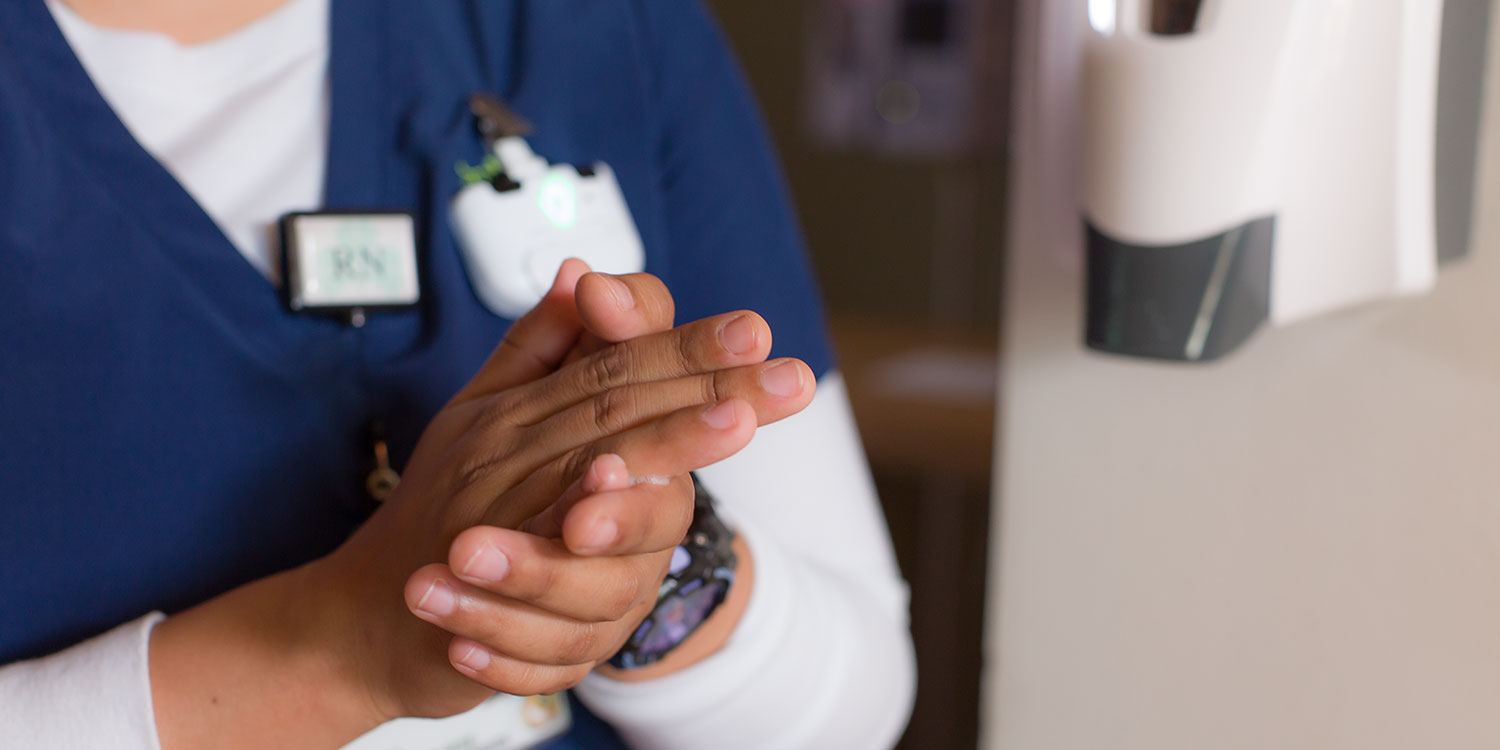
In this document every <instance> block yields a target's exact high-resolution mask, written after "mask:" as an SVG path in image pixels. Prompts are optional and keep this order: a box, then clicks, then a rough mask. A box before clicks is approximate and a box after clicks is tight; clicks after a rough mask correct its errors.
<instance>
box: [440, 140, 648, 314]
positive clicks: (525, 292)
mask: <svg viewBox="0 0 1500 750" xmlns="http://www.w3.org/2000/svg"><path fill="white" fill-rule="evenodd" d="M495 149H496V157H492V158H491V159H489V160H487V161H486V164H485V165H482V166H480V167H468V168H466V169H464V170H460V171H461V173H463V176H464V179H465V181H466V182H467V183H468V184H467V185H466V186H465V187H464V188H463V189H462V190H460V191H459V193H458V195H457V196H456V197H455V198H454V199H453V206H452V217H451V218H452V223H453V229H454V234H455V236H456V238H457V239H458V242H459V246H460V248H461V250H462V253H463V259H464V267H465V268H466V269H467V271H468V274H469V280H470V282H471V283H472V284H473V287H474V293H475V294H476V295H477V296H478V297H479V299H480V301H481V302H483V303H484V305H485V307H487V308H489V310H490V311H491V312H493V313H495V314H496V315H499V316H500V317H504V318H511V319H515V318H519V317H520V316H521V315H523V314H525V313H526V312H527V311H528V310H530V309H531V308H533V307H535V306H536V304H537V303H538V302H540V301H541V299H542V296H543V295H545V294H546V293H547V290H548V289H550V288H551V287H552V281H553V279H554V278H555V277H556V276H557V271H558V269H559V268H560V267H561V266H562V263H563V261H564V260H567V259H568V258H578V259H580V260H582V261H584V262H586V263H588V264H589V267H590V268H592V269H593V270H595V271H599V272H602V273H612V274H625V273H637V272H639V271H642V270H644V269H645V267H646V253H645V250H644V248H643V247H642V244H641V237H640V233H639V232H638V231H637V230H636V226H635V220H634V219H633V218H632V217H631V215H630V209H629V207H628V206H627V205H626V203H625V196H624V194H623V193H621V191H620V185H619V182H618V181H617V180H616V179H615V173H614V171H613V170H611V169H610V168H609V165H607V164H604V163H602V162H601V163H595V164H592V165H589V166H574V165H572V164H549V163H547V161H546V160H545V159H542V158H540V157H537V156H536V155H535V154H533V153H532V151H531V148H530V146H528V145H527V144H526V142H525V140H523V139H521V138H518V137H508V138H502V139H500V141H499V143H497V144H496V146H495Z"/></svg>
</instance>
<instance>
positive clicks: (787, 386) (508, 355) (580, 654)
mask: <svg viewBox="0 0 1500 750" xmlns="http://www.w3.org/2000/svg"><path fill="white" fill-rule="evenodd" d="M673 314H674V310H673V303H672V298H671V296H670V294H669V293H668V292H667V290H666V288H665V286H664V285H663V284H662V283H661V282H660V281H659V280H657V279H656V278H654V277H652V276H649V275H645V274H636V275H630V276H620V277H613V276H605V275H602V274H591V273H587V268H586V267H585V266H583V264H582V263H580V262H578V261H569V262H568V263H566V264H564V266H563V269H562V270H561V271H560V272H559V274H558V277H557V280H556V282H555V283H554V285H553V287H552V289H551V290H550V291H549V292H548V294H547V295H546V297H545V298H544V299H543V300H542V302H541V303H540V304H539V305H538V306H537V308H536V309H534V310H533V311H532V312H531V313H529V314H528V315H526V316H525V317H523V318H522V319H521V320H519V321H517V322H516V324H515V325H514V326H513V327H512V328H511V330H510V331H509V333H508V334H507V335H506V337H505V339H504V341H502V342H501V343H500V345H499V346H498V347H497V348H496V349H495V351H494V353H493V354H492V355H491V356H490V357H489V359H488V361H487V362H486V363H485V364H484V366H483V367H482V368H481V370H480V371H479V373H478V374H476V375H475V376H474V378H473V380H472V381H470V382H469V383H468V384H467V385H466V386H465V387H464V388H463V389H462V390H461V391H460V392H459V393H458V394H457V395H456V396H454V398H453V399H452V401H450V402H449V403H448V404H447V406H446V407H444V409H443V410H442V411H441V413H439V415H438V416H437V417H436V418H434V420H433V421H432V423H431V424H430V425H429V426H428V428H427V430H426V431H425V432H424V433H423V436H422V438H421V440H420V441H419V443H418V445H417V447H416V449H415V451H414V453H413V456H412V458H411V460H410V461H409V462H408V464H407V466H406V468H405V471H404V473H403V477H402V481H401V483H400V485H399V486H398V487H397V489H396V491H395V493H394V494H393V495H392V497H391V498H390V499H389V500H388V501H387V502H386V503H385V504H384V505H383V506H382V507H381V508H380V510H379V511H378V512H377V513H375V515H374V516H373V517H372V518H371V519H370V520H369V521H368V522H367V523H366V524H365V525H364V526H362V527H361V528H360V529H359V531H357V532H356V533H355V534H354V535H353V536H352V537H351V538H350V539H349V541H348V542H346V543H345V544H344V545H343V546H342V547H340V548H339V550H337V551H336V552H334V553H333V554H331V555H329V556H328V557H327V558H324V559H323V560H321V561H319V565H320V566H321V567H322V573H323V577H322V578H321V579H320V580H322V581H324V582H325V584H324V586H325V588H327V589H329V590H332V591H336V592H339V593H338V596H340V597H342V598H343V601H344V603H345V605H346V606H344V607H343V610H344V611H345V612H347V613H349V616H348V619H347V622H345V623H344V624H343V627H346V628H348V629H349V630H350V631H351V632H350V633H349V637H348V639H347V645H346V646H345V649H346V651H347V653H346V654H345V656H346V657H347V658H346V663H350V664H354V665H356V666H355V668H356V669H358V670H359V671H360V672H361V674H360V675H359V676H358V679H359V682H360V683H362V684H364V685H365V686H366V688H367V689H368V691H369V699H370V703H371V705H372V706H374V710H375V711H376V712H378V713H379V714H380V716H381V717H382V718H394V717H396V716H444V715H450V714H454V713H459V712H461V711H463V710H466V709H468V708H470V707H472V706H474V705H477V704H478V703H479V702H480V701H482V700H484V698H486V697H488V696H489V695H491V694H492V692H493V691H501V692H507V693H513V694H520V695H528V694H538V693H552V692H557V691H559V690H562V689H565V688H568V687H571V686H573V685H575V684H577V683H578V682H579V681H580V680H582V679H583V677H584V676H586V675H587V674H588V673H589V672H590V671H592V670H593V669H594V667H595V666H597V665H598V664H600V663H601V662H603V661H605V660H607V659H608V658H609V657H610V656H611V655H613V653H614V652H615V651H616V650H617V649H618V648H619V647H620V646H621V644H623V643H624V641H625V640H626V639H627V637H628V636H629V635H630V633H631V631H632V630H634V628H635V627H637V626H638V625H639V623H640V622H641V620H642V619H643V618H644V617H645V616H646V615H647V614H648V613H649V612H650V610H651V608H652V606H653V605H654V603H655V599H656V593H657V589H658V587H659V586H660V583H661V580H662V578H663V577H664V576H665V574H666V570H667V565H668V562H669V559H670V555H671V550H672V548H673V547H675V546H676V545H677V544H678V543H679V542H681V540H682V538H683V535H684V534H685V533H686V530H687V527H688V524H689V522H690V521H691V519H692V497H693V489H692V483H691V479H690V478H689V476H688V472H691V471H694V470H696V469H699V468H702V467H704V466H707V465H709V464H712V463H715V462H717V461H720V460H722V459H724V458H727V457H729V456H731V455H733V454H734V453H736V452H738V451H739V450H740V449H741V448H743V447H744V446H745V445H746V444H747V443H748V442H749V441H750V438H751V436H752V435H753V433H754V431H755V429H756V427H757V426H758V425H764V424H768V423H770V422H774V421H776V420H779V419H783V418H785V417H787V416H790V415H792V414H795V413H796V412H798V411H801V410H802V409H803V408H805V407H806V406H807V405H808V403H809V402H810V401H811V400H812V396H813V390H814V388H815V383H814V377H813V374H812V372H811V371H810V369H809V368H808V367H807V365H806V364H804V363H802V362H801V361H798V360H795V359H781V360H775V361H771V362H767V361H766V357H767V356H768V354H769V352H770V349H771V332H770V329H769V327H768V326H767V325H766V323H765V321H764V320H763V319H762V318H761V317H760V316H759V315H756V314H755V313H753V312H734V313H727V314H724V315H718V316H714V317H710V318H707V319H704V320H700V321H695V322H691V323H687V324H685V325H682V326H679V327H676V328H673V327H672V320H673Z"/></svg>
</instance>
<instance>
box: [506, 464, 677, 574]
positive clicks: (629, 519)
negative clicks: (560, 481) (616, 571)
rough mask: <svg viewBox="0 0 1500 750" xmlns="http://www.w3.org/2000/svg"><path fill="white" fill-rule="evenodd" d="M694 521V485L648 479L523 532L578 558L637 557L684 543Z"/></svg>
mask: <svg viewBox="0 0 1500 750" xmlns="http://www.w3.org/2000/svg"><path fill="white" fill-rule="evenodd" d="M692 521H693V480H692V478H691V477H690V476H688V475H686V474H679V475H677V476H675V477H654V476H646V477H639V478H637V479H636V484H635V485H634V486H632V487H630V488H629V489H624V490H617V491H614V492H600V493H594V494H590V495H583V496H581V497H578V498H576V499H575V500H573V501H572V502H568V503H563V502H558V503H554V504H552V505H551V506H550V507H548V508H547V509H546V510H544V511H542V512H541V513H538V514H537V515H535V516H532V517H531V518H530V519H528V520H527V521H526V523H524V524H522V525H521V530H522V531H526V532H528V533H531V534H536V535H537V536H540V537H543V538H547V539H556V538H560V539H562V540H563V543H564V544H565V545H566V546H567V548H568V550H569V551H571V552H573V553H574V554H577V555H633V554H642V553H649V552H660V551H662V550H669V549H672V548H673V547H676V546H677V545H679V544H681V543H682V539H683V537H684V536H686V535H687V530H688V526H689V525H690V524H691V523H692Z"/></svg>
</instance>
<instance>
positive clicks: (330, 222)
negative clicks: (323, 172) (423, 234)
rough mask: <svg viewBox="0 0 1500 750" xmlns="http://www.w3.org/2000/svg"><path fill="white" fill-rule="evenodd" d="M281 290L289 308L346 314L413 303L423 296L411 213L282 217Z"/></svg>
mask: <svg viewBox="0 0 1500 750" xmlns="http://www.w3.org/2000/svg"><path fill="white" fill-rule="evenodd" d="M280 228H281V247H282V254H281V256H282V264H283V268H282V271H283V274H282V278H284V279H286V284H285V285H284V286H283V293H284V296H285V299H286V304H287V308H288V309H290V310H291V311H292V312H309V313H317V314H324V315H332V316H335V317H339V318H343V319H344V320H346V321H348V323H349V324H350V325H352V326H355V327H360V326H363V325H364V324H365V315H366V313H367V312H369V311H372V310H396V309H405V308H410V307H413V306H415V305H416V304H417V303H418V302H419V301H420V300H421V297H422V291H421V284H420V283H419V279H418V277H417V242H416V232H415V230H414V222H413V220H412V215H411V214H409V213H405V212H400V211H359V212H356V211H319V212H299V213H290V214H287V215H286V216H283V217H282V218H281V223H280Z"/></svg>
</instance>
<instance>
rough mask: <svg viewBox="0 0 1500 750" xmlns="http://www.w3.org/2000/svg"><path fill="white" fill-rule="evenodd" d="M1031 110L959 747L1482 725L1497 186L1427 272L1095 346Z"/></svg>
mask: <svg viewBox="0 0 1500 750" xmlns="http://www.w3.org/2000/svg"><path fill="white" fill-rule="evenodd" d="M1037 1H1039V0H1031V2H1028V3H1027V5H1029V6H1031V10H1029V11H1023V12H1022V18H1021V19H1020V24H1021V28H1022V29H1023V31H1022V35H1023V36H1026V35H1027V32H1026V31H1025V29H1026V28H1027V27H1028V25H1030V24H1034V23H1035V19H1034V17H1032V16H1031V13H1032V12H1033V11H1034V8H1035V6H1034V3H1035V2H1037ZM1048 1H1049V2H1050V0H1048ZM1075 4H1076V5H1080V6H1081V5H1083V3H1082V2H1081V1H1079V2H1076V3H1075ZM1023 47H1024V42H1023ZM1493 53H1494V50H1493V45H1492V54H1491V65H1490V74H1489V76H1490V77H1489V84H1488V87H1489V91H1488V94H1487V96H1488V101H1489V102H1492V103H1493V102H1495V101H1497V95H1500V70H1497V69H1496V65H1495V62H1496V61H1495V59H1494V54H1493ZM1036 65H1037V62H1036V60H1035V59H1034V58H1028V59H1027V60H1026V61H1025V62H1024V63H1023V65H1022V68H1023V70H1022V71H1021V75H1022V77H1023V79H1025V81H1023V83H1022V84H1021V85H1022V86H1023V88H1028V89H1031V90H1030V91H1029V93H1028V92H1023V94H1022V95H1023V96H1035V95H1036V94H1037V93H1038V90H1036V89H1035V88H1034V87H1032V86H1031V85H1030V83H1029V81H1031V80H1034V79H1035V78H1036V76H1037V75H1038V74H1039V70H1038V68H1037V67H1036ZM1040 72H1041V73H1046V71H1040ZM1066 74H1067V71H1065V70H1063V71H1058V70H1053V71H1052V72H1051V74H1050V75H1052V76H1054V77H1060V78H1066ZM1042 93H1045V92H1042ZM1487 118H1488V119H1487V121H1486V125H1485V128H1484V131H1485V138H1486V144H1485V148H1484V152H1483V156H1482V157H1481V158H1482V161H1483V163H1482V165H1481V169H1480V172H1481V178H1480V185H1479V202H1480V205H1481V206H1494V205H1497V203H1500V192H1497V190H1500V148H1496V145H1497V144H1500V141H1496V140H1495V139H1496V137H1497V136H1500V121H1497V120H1496V118H1495V112H1494V108H1493V107H1492V106H1491V107H1489V108H1488V115H1487ZM1023 119H1024V118H1023ZM1044 126H1045V123H1038V122H1036V121H1033V120H1027V121H1025V122H1019V121H1018V124H1017V137H1018V138H1019V140H1018V141H1017V143H1016V144H1015V147H1014V148H1013V153H1015V154H1017V155H1018V159H1020V160H1021V162H1023V163H1021V164H1018V165H1017V170H1018V171H1017V173H1016V179H1017V182H1016V183H1014V184H1015V185H1016V186H1017V187H1016V190H1017V193H1018V195H1017V198H1016V202H1015V203H1014V204H1013V209H1014V212H1013V215H1014V216H1017V217H1018V225H1017V226H1016V227H1014V228H1013V234H1012V247H1013V248H1014V249H1015V251H1014V252H1012V253H1011V258H1010V261H1009V265H1008V269H1007V272H1008V275H1007V278H1008V283H1007V288H1006V292H1005V295H1006V296H1005V300H1006V301H1005V308H1004V309H1005V314H1004V320H1003V328H1002V330H1003V333H1002V340H1003V341H1004V351H1003V354H1002V358H1001V359H1002V383H1003V385H1002V390H1001V408H1000V411H1001V417H1000V419H999V441H998V442H999V450H998V454H997V456H998V461H999V463H998V464H997V466H998V475H999V481H998V483H997V485H996V489H997V492H998V495H999V505H998V506H997V509H998V512H997V513H995V514H994V519H993V522H994V526H993V533H992V539H994V540H996V543H995V545H994V546H993V549H994V553H993V555H992V569H991V575H990V599H989V617H988V623H987V646H986V648H987V654H988V673H987V674H988V677H987V682H986V692H985V696H984V705H985V720H986V722H985V739H984V741H983V742H982V745H983V746H985V747H990V748H1003V749H1004V750H1044V749H1045V750H1099V749H1103V748H1108V749H1109V750H1133V749H1137V748H1138V749H1140V750H1148V749H1149V750H1187V749H1189V748H1192V749H1198V748H1213V749H1214V750H1233V749H1239V748H1247V749H1248V748H1283V749H1287V750H1314V749H1316V750H1340V749H1344V748H1347V749H1350V750H1353V749H1355V748H1358V749H1359V750H1386V749H1389V750H1398V749H1399V750H1410V749H1413V748H1424V749H1425V748H1441V749H1443V750H1465V749H1467V748H1476V749H1477V748H1497V747H1500V212H1495V211H1492V210H1491V211H1485V210H1483V209H1481V210H1480V211H1479V217H1478V219H1477V221H1478V225H1477V227H1476V233H1477V234H1476V249H1475V255H1474V257H1472V258H1470V259H1468V260H1466V261H1462V262H1460V263H1458V264H1456V265H1454V266H1451V267H1448V268H1447V269H1446V270H1445V271H1444V272H1443V274H1442V276H1441V280H1440V282H1439V286H1438V289H1437V291H1436V292H1435V293H1433V294H1432V295H1430V296H1427V297H1423V298H1419V299H1411V300H1405V301H1397V302H1392V303H1389V304H1382V305H1378V306H1372V307H1367V308H1363V309H1359V310H1356V311H1352V312H1348V313H1343V314H1339V315H1335V316H1332V317H1328V318H1324V319H1320V320H1316V321H1313V322H1310V323H1304V324H1299V325H1297V326H1294V327H1289V328H1285V329H1281V330H1267V331H1262V332H1261V333H1259V334H1258V335H1257V337H1256V338H1254V339H1253V340H1252V341H1251V343H1250V344H1249V346H1248V347H1247V348H1246V349H1244V350H1242V351H1241V352H1239V353H1238V354H1235V355H1233V356H1232V357H1230V358H1229V359H1227V360H1226V361H1224V362H1223V363H1221V364H1218V365H1211V366H1208V367H1201V366H1194V367H1182V366H1165V365H1158V364H1149V363H1141V362H1134V361H1126V360H1121V359H1110V358H1103V357H1100V356H1096V355H1091V354H1088V353H1085V352H1084V351H1083V350H1082V349H1081V347H1080V346H1079V343H1078V342H1079V340H1080V335H1081V334H1080V331H1081V321H1080V311H1081V302H1080V300H1079V297H1080V291H1081V289H1082V281H1081V278H1080V274H1079V269H1078V268H1077V265H1076V263H1071V264H1070V263H1069V262H1067V261H1066V260H1060V259H1059V255H1058V254H1057V253H1056V252H1054V251H1055V250H1056V247H1055V245H1056V242H1053V241H1049V239H1048V237H1049V235H1048V232H1049V231H1051V229H1049V227H1048V226H1047V225H1046V224H1045V221H1046V220H1047V217H1048V210H1047V209H1048V208H1049V205H1048V201H1050V200H1052V199H1053V198H1055V196H1056V194H1057V192H1058V191H1057V188H1058V181H1059V178H1058V177H1057V175H1056V174H1054V173H1052V172H1050V171H1049V170H1045V169H1043V168H1042V165H1041V163H1040V162H1039V161H1038V160H1037V157H1036V152H1037V151H1038V149H1042V150H1045V144H1044V143H1041V141H1039V140H1038V139H1042V138H1044V133H1045V130H1044ZM1053 213H1055V211H1054V212H1053Z"/></svg>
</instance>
